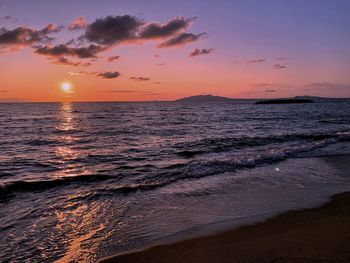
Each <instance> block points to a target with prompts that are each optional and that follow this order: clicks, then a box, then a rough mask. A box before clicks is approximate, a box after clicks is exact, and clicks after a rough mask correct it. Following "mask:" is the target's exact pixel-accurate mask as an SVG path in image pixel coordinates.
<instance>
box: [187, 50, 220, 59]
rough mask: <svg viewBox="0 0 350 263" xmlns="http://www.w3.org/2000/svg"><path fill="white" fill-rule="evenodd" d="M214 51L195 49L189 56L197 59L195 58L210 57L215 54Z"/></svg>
mask: <svg viewBox="0 0 350 263" xmlns="http://www.w3.org/2000/svg"><path fill="white" fill-rule="evenodd" d="M213 51H214V49H212V48H208V49H198V48H196V49H194V50H193V51H192V52H191V53H190V54H189V56H190V57H195V56H200V55H208V54H210V53H213Z"/></svg>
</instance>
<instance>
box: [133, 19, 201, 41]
mask: <svg viewBox="0 0 350 263" xmlns="http://www.w3.org/2000/svg"><path fill="white" fill-rule="evenodd" d="M194 19H195V18H187V19H186V18H184V17H178V18H174V19H172V20H169V21H168V22H166V23H165V24H159V23H149V24H147V25H146V26H144V27H143V28H142V30H141V32H140V33H139V38H140V39H157V38H166V37H170V36H172V35H174V34H176V33H178V32H179V31H182V30H185V29H186V28H188V27H189V26H190V24H191V22H192V21H193V20H194Z"/></svg>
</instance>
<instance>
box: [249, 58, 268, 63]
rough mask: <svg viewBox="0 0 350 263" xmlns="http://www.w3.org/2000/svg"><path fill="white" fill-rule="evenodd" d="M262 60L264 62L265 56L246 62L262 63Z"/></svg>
mask: <svg viewBox="0 0 350 263" xmlns="http://www.w3.org/2000/svg"><path fill="white" fill-rule="evenodd" d="M264 62H266V58H257V59H251V60H249V61H248V63H264Z"/></svg>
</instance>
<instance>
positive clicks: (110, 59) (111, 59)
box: [107, 56, 120, 62]
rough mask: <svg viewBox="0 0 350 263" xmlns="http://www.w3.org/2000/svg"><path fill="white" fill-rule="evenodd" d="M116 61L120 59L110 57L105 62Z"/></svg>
mask: <svg viewBox="0 0 350 263" xmlns="http://www.w3.org/2000/svg"><path fill="white" fill-rule="evenodd" d="M118 59H120V56H111V57H108V58H107V61H108V62H112V61H114V60H118Z"/></svg>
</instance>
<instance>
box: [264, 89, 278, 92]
mask: <svg viewBox="0 0 350 263" xmlns="http://www.w3.org/2000/svg"><path fill="white" fill-rule="evenodd" d="M265 92H267V93H272V92H276V90H275V89H267V90H265Z"/></svg>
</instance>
